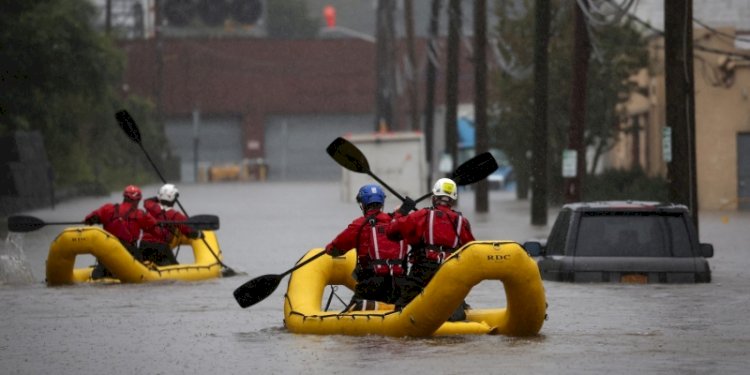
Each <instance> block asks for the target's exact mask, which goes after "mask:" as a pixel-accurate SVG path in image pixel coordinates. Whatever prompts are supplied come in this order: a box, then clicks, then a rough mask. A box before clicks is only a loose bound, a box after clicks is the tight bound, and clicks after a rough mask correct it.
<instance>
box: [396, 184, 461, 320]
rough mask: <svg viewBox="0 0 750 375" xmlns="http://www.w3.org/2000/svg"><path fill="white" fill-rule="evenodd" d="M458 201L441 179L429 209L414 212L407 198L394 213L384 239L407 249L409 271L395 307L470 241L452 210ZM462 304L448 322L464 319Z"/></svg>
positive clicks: (453, 187)
mask: <svg viewBox="0 0 750 375" xmlns="http://www.w3.org/2000/svg"><path fill="white" fill-rule="evenodd" d="M457 201H458V186H457V185H456V183H455V182H454V181H453V180H451V179H449V178H441V179H438V180H437V181H436V182H435V185H434V186H433V188H432V207H427V208H422V209H420V210H417V211H414V212H411V211H412V210H413V209H415V204H414V201H413V200H411V199H409V198H408V197H407V198H406V200H404V203H403V204H402V205H401V207H400V208H399V209H398V210H397V211H396V213H395V215H394V218H393V221H391V223H390V225H389V226H388V229H387V230H386V232H387V236H388V238H390V239H392V240H394V241H398V240H402V239H403V240H404V241H406V243H407V244H409V245H410V246H411V251H410V253H409V262H411V268H410V269H409V274H408V276H407V278H406V279H405V280H404V283H403V285H402V287H401V291H400V298H399V300H398V301H396V307H397V308H400V307H403V306H405V305H406V304H408V303H409V302H410V301H411V300H412V299H413V298H414V297H416V296H417V295H418V294H419V293H420V292H421V291H422V289H423V288H424V287H425V286H426V285H427V283H429V282H430V279H432V276H433V275H434V274H435V272H436V271H437V270H438V268H439V267H440V264H442V263H443V261H444V260H445V259H446V258H447V257H448V256H450V255H451V254H452V253H453V252H454V251H455V250H456V249H458V248H459V247H461V246H463V245H465V244H466V243H468V242H471V241H474V234H472V232H471V226H470V225H469V221H468V220H467V219H466V218H465V217H464V216H463V215H461V213H460V212H458V211H454V210H453V206H454V205H455V204H456V202H457ZM465 308H468V305H466V303H465V302H464V303H462V306H459V308H458V309H457V310H456V312H454V313H453V315H452V316H451V318H450V319H449V321H456V320H464V319H465V318H466V314H465V312H464V309H465Z"/></svg>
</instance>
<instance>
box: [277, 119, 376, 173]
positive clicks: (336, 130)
mask: <svg viewBox="0 0 750 375" xmlns="http://www.w3.org/2000/svg"><path fill="white" fill-rule="evenodd" d="M373 121H374V120H373V116H372V115H342V116H318V115H309V116H272V117H269V118H267V121H266V123H265V133H264V134H265V143H264V145H265V151H266V163H267V164H268V178H269V179H271V180H278V181H288V180H292V181H295V180H330V179H334V180H337V179H340V178H341V167H340V166H339V165H338V164H336V162H335V161H333V159H331V157H330V156H328V154H327V153H326V151H325V150H326V147H328V145H329V144H330V143H331V141H333V140H334V139H336V137H340V136H342V135H345V134H347V133H369V132H372V131H373V128H374V125H373Z"/></svg>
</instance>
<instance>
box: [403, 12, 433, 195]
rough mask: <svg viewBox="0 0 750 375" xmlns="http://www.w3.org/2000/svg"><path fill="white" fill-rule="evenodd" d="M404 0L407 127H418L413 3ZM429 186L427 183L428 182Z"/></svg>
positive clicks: (412, 128)
mask: <svg viewBox="0 0 750 375" xmlns="http://www.w3.org/2000/svg"><path fill="white" fill-rule="evenodd" d="M413 2H414V1H413V0H404V24H405V27H406V57H407V58H406V60H407V68H406V71H407V72H408V75H407V80H406V81H407V92H408V94H407V95H408V96H409V118H410V120H411V121H410V124H409V129H411V130H417V129H419V104H418V103H419V97H418V96H419V90H418V88H417V67H416V61H417V58H416V56H415V52H414V4H413ZM428 186H429V184H428Z"/></svg>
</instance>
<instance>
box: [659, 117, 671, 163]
mask: <svg viewBox="0 0 750 375" xmlns="http://www.w3.org/2000/svg"><path fill="white" fill-rule="evenodd" d="M661 154H662V157H663V158H664V162H666V163H671V162H672V128H670V127H669V126H665V127H664V128H663V129H662V130H661Z"/></svg>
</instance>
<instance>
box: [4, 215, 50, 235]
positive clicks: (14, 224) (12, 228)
mask: <svg viewBox="0 0 750 375" xmlns="http://www.w3.org/2000/svg"><path fill="white" fill-rule="evenodd" d="M45 225H47V223H45V222H44V221H42V220H40V219H37V218H35V217H33V216H11V217H9V218H8V231H9V232H31V231H34V230H37V229H39V228H41V227H43V226H45Z"/></svg>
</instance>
